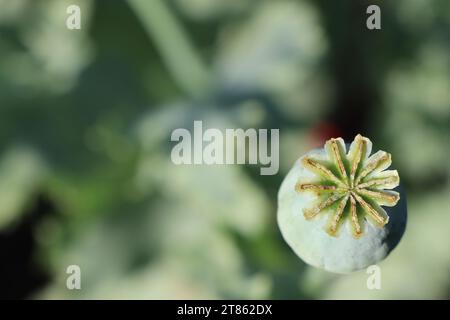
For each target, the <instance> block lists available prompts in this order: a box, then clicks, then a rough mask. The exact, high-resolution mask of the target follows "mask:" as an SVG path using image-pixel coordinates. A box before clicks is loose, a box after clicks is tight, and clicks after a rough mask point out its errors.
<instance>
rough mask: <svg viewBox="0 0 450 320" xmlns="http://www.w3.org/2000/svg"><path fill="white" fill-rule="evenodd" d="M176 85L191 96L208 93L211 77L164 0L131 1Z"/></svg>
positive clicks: (130, 3)
mask: <svg viewBox="0 0 450 320" xmlns="http://www.w3.org/2000/svg"><path fill="white" fill-rule="evenodd" d="M128 3H129V5H130V7H131V8H132V9H133V10H134V12H135V14H136V15H137V17H138V18H139V19H140V20H141V23H142V25H143V26H144V28H145V30H146V31H147V33H148V35H149V36H150V37H151V38H152V40H153V41H154V42H155V45H156V47H157V49H158V50H159V52H160V54H161V57H162V59H163V61H164V63H165V65H166V67H167V68H168V69H169V72H170V73H171V75H172V76H173V78H174V79H175V81H176V83H177V84H178V85H179V86H180V87H181V88H182V90H183V91H185V92H186V93H187V94H189V95H190V96H192V97H197V98H198V97H199V96H202V95H204V94H205V92H206V90H207V89H208V84H209V81H208V79H209V74H208V70H207V68H206V66H205V65H204V64H203V62H202V61H201V58H200V55H199V54H198V52H197V51H196V49H195V48H194V46H193V45H192V44H191V42H190V39H189V37H188V35H187V34H186V32H185V31H184V30H183V28H182V26H181V25H180V24H179V23H178V21H177V20H176V18H175V16H174V15H173V14H172V13H171V11H170V9H169V8H168V6H167V2H166V1H165V0H128Z"/></svg>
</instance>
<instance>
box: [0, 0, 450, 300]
mask: <svg viewBox="0 0 450 320" xmlns="http://www.w3.org/2000/svg"><path fill="white" fill-rule="evenodd" d="M373 3H376V4H378V5H380V7H381V10H382V30H381V31H375V32H374V31H369V30H367V29H366V28H365V19H366V14H365V8H366V7H367V6H368V5H369V4H373ZM69 4H78V5H79V6H80V7H81V9H82V29H81V30H76V31H73V30H68V29H67V28H66V27H65V19H66V17H67V14H66V8H67V6H68V5H69ZM0 8H1V10H0V152H1V153H0V232H1V233H3V234H5V235H8V234H11V233H14V232H16V231H17V230H18V229H20V228H21V224H22V223H23V221H25V220H26V219H27V215H32V214H36V213H35V211H36V210H38V211H42V210H44V211H48V212H44V214H42V215H39V218H38V219H34V220H33V224H32V229H31V233H32V237H33V238H32V239H33V242H34V243H35V246H34V247H33V249H32V252H29V253H27V254H29V255H30V256H31V259H32V261H33V264H32V268H36V269H39V270H41V272H42V273H44V274H45V275H46V277H47V278H48V282H47V283H46V284H45V285H42V286H40V287H39V288H37V289H36V290H33V291H32V292H31V287H30V289H28V290H24V291H23V292H22V293H21V294H22V295H26V296H28V297H32V298H138V299H141V298H143V299H152V298H156V299H164V298H192V299H197V298H275V299H280V298H284V299H287V298H289V299H297V298H330V299H334V298H338V299H345V298H388V299H389V298H401V299H408V298H449V292H450V278H449V275H450V252H449V251H448V249H447V246H448V244H449V242H450V234H449V233H448V228H449V227H450V212H449V209H448V208H449V207H450V203H449V199H450V185H449V170H450V164H449V163H450V162H449V155H450V152H449V151H450V150H449V143H448V142H449V141H450V139H449V138H450V136H449V134H450V76H449V75H450V55H449V49H450V48H449V46H450V41H449V39H450V37H449V36H450V34H449V33H450V28H449V27H450V5H449V2H448V1H445V0H433V1H425V0H399V1H375V0H374V1H339V2H338V1H324V0H323V1H322V0H321V1H300V0H297V1H294V0H293V1H288V0H282V1H268V0H267V1H256V0H229V1H215V0H171V1H163V0H151V1H139V0H130V1H100V0H99V1H93V0H92V1H90V0H71V1H68V0H15V1H8V0H0ZM194 120H204V122H205V123H206V124H207V126H209V127H217V128H241V127H242V128H248V127H255V128H280V133H281V141H280V144H281V146H280V160H281V167H280V173H279V174H278V175H276V176H273V177H268V176H259V175H258V172H259V170H256V168H255V167H252V166H248V167H247V166H222V167H214V166H182V167H178V166H174V165H173V164H172V162H171V161H170V150H171V146H172V144H171V143H170V133H171V131H172V130H173V129H174V128H179V127H185V128H189V127H190V126H192V124H193V121H194ZM317 128H319V129H317ZM323 128H334V129H333V130H335V131H337V132H340V133H341V134H342V135H343V136H344V137H345V138H347V139H349V138H352V135H354V134H355V133H358V132H361V133H362V134H365V135H368V136H370V137H371V138H372V140H373V141H374V144H375V147H376V148H378V149H384V150H387V151H390V152H392V154H393V161H394V166H395V167H396V168H398V170H399V172H400V176H401V178H402V181H403V184H404V185H405V187H406V189H407V191H408V196H409V198H408V206H409V217H410V220H409V224H408V227H407V231H406V235H405V237H404V239H403V240H402V242H401V243H400V245H399V247H398V248H397V249H396V250H395V251H394V252H393V253H392V254H391V256H390V257H388V259H387V260H386V261H385V262H382V263H381V264H380V266H381V268H382V276H383V278H382V290H379V291H377V290H375V291H370V290H368V289H367V288H366V277H367V275H366V274H365V273H364V272H359V273H355V274H352V275H347V276H338V275H332V274H327V273H325V272H322V271H319V270H315V269H312V268H310V267H308V266H306V265H305V264H304V263H303V262H302V261H300V260H299V259H298V258H297V257H296V256H295V255H294V254H293V252H291V250H290V249H289V248H288V247H287V245H286V244H285V243H284V241H283V240H282V238H281V235H280V233H279V231H278V228H277V225H276V217H275V214H276V193H277V190H278V186H279V184H280V183H281V181H282V179H283V176H284V175H285V174H286V173H287V171H288V170H289V168H290V166H291V165H292V163H293V161H295V159H297V158H298V157H299V156H300V155H301V154H302V153H304V152H305V151H307V150H308V149H309V148H311V147H313V146H314V144H316V143H318V142H320V141H321V140H323V138H326V137H327V134H328V133H327V132H325V131H324V129H323ZM318 130H319V132H318ZM38 199H45V201H46V202H47V203H49V206H48V208H50V207H51V208H54V209H53V210H50V209H48V208H47V207H45V208H46V209H42V208H40V209H39V206H37V202H38ZM33 208H35V210H33ZM36 208H38V209H36ZM4 241H6V240H4ZM12 245H13V246H14V244H12ZM8 254H10V255H11V256H9V255H7V254H4V255H2V260H1V262H0V263H1V264H2V265H5V266H6V265H8V264H9V263H11V264H12V263H13V262H12V260H13V257H14V253H8ZM71 264H77V265H79V266H80V267H81V270H82V290H80V291H69V290H67V289H66V286H65V280H66V277H67V274H66V273H65V271H66V267H67V266H68V265H71ZM13 276H14V277H18V278H20V277H21V275H20V274H15V275H13ZM11 290H12V288H11V287H5V286H0V291H1V292H2V295H4V296H8V292H9V291H11Z"/></svg>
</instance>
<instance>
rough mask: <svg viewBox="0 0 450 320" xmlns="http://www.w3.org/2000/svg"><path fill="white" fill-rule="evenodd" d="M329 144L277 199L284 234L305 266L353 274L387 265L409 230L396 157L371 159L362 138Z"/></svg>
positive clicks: (303, 161)
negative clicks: (393, 160) (386, 260)
mask: <svg viewBox="0 0 450 320" xmlns="http://www.w3.org/2000/svg"><path fill="white" fill-rule="evenodd" d="M346 149H347V148H346V145H345V143H344V141H343V140H342V139H341V138H338V139H330V140H328V141H327V142H326V143H325V146H324V148H321V149H314V150H312V151H310V152H308V153H307V154H306V155H304V156H302V157H301V158H300V159H299V160H297V161H296V163H295V164H294V166H293V168H292V169H291V170H290V172H289V173H288V175H287V176H286V178H285V179H284V181H283V183H282V184H281V187H280V190H279V193H278V213H277V219H278V225H279V227H280V230H281V233H282V235H283V237H284V239H285V240H286V242H287V243H288V244H289V246H290V247H291V248H292V249H293V250H294V252H295V253H296V254H297V255H298V256H299V257H300V258H301V259H302V260H303V261H305V262H306V263H308V264H310V265H312V266H315V267H318V268H322V269H325V270H327V271H330V272H336V273H349V272H352V271H356V270H360V269H363V268H366V267H368V266H370V265H372V264H376V263H377V262H379V261H381V260H383V259H384V258H385V257H386V256H387V255H388V254H389V252H390V251H391V250H392V249H394V247H395V246H396V245H397V244H398V242H399V241H400V239H401V237H402V235H403V233H404V231H405V227H406V216H407V214H406V201H405V196H404V193H403V191H402V189H401V187H400V186H399V184H400V178H399V175H398V172H397V171H396V170H386V169H387V168H388V167H389V166H390V165H391V155H390V154H389V153H386V152H384V151H378V152H376V153H374V154H372V155H371V152H372V142H371V141H370V140H369V139H368V138H365V137H363V136H361V135H357V136H356V137H355V139H354V141H353V142H352V144H351V145H350V146H349V148H348V149H349V150H348V152H347V150H346Z"/></svg>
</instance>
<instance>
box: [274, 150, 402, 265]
mask: <svg viewBox="0 0 450 320" xmlns="http://www.w3.org/2000/svg"><path fill="white" fill-rule="evenodd" d="M305 156H310V157H312V158H315V159H319V160H325V159H326V157H327V156H326V153H325V151H324V150H323V149H316V150H312V151H310V152H309V153H308V154H307V155H305ZM314 176H315V174H314V173H312V172H311V171H309V170H308V169H306V168H305V167H303V165H302V164H301V158H300V159H299V160H297V161H296V162H295V164H294V166H293V168H292V169H291V170H290V172H289V173H288V175H287V176H286V178H285V179H284V181H283V183H282V185H281V187H280V191H279V193H278V213H277V215H278V217H277V219H278V225H279V227H280V230H281V233H282V235H283V237H284V239H285V241H286V242H287V243H288V244H289V246H290V247H291V248H292V250H293V251H294V252H295V253H296V254H297V255H298V256H299V257H300V258H301V259H302V260H303V261H305V262H306V263H308V264H310V265H312V266H314V267H318V268H322V269H325V270H327V271H330V272H336V273H349V272H352V271H356V270H360V269H364V268H366V267H368V266H370V265H372V264H376V263H377V262H379V261H381V260H383V259H384V258H385V257H386V256H387V255H388V254H389V252H390V251H391V250H392V249H393V248H394V247H395V246H396V245H397V244H398V242H399V241H400V238H401V237H402V235H403V232H404V230H405V226H406V202H405V195H404V193H403V192H402V190H397V191H399V192H400V201H399V203H398V204H397V205H396V206H395V207H383V208H384V209H385V210H386V212H387V214H388V215H389V223H388V224H387V225H386V226H385V227H384V228H382V229H381V228H377V227H375V226H373V225H372V224H371V223H370V222H369V221H365V225H364V226H362V228H363V230H364V234H363V236H362V237H361V238H359V239H355V238H353V236H352V234H351V226H350V223H349V221H345V223H344V225H343V226H342V228H341V230H340V232H339V235H338V237H332V236H330V235H328V234H327V233H326V231H325V226H326V224H327V219H328V218H329V214H328V213H329V211H328V212H327V210H325V212H322V213H321V214H319V215H318V216H317V217H315V218H314V219H311V220H306V219H305V218H304V216H303V209H304V208H309V207H311V205H312V203H313V200H314V196H313V195H312V194H311V193H309V192H302V193H300V192H297V191H295V184H296V183H297V182H298V181H299V179H302V180H306V181H307V180H308V179H310V178H314Z"/></svg>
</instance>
